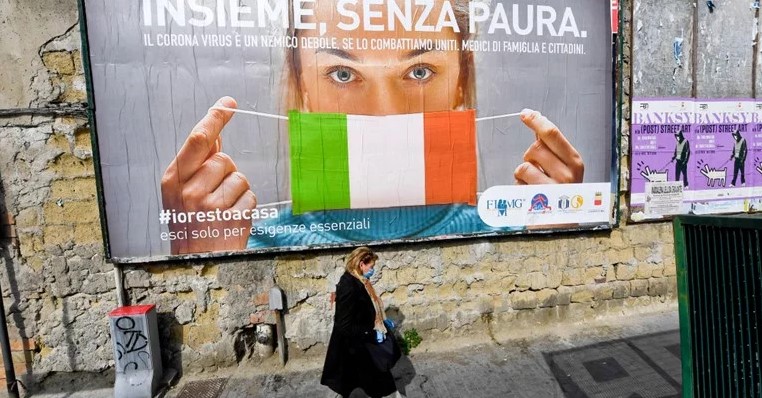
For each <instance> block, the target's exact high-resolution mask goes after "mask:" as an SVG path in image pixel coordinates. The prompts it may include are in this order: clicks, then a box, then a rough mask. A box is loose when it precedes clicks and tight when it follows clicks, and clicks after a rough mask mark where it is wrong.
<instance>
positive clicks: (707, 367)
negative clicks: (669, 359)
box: [674, 215, 762, 398]
mask: <svg viewBox="0 0 762 398" xmlns="http://www.w3.org/2000/svg"><path fill="white" fill-rule="evenodd" d="M674 233H675V256H676V258H677V284H678V302H679V305H680V340H681V342H680V344H681V351H682V352H681V355H682V368H683V396H684V397H710V398H715V397H762V388H760V382H761V379H762V371H761V370H760V348H762V347H761V346H760V332H761V331H762V329H761V328H762V217H759V216H756V215H746V216H732V217H730V216H679V217H677V218H675V220H674Z"/></svg>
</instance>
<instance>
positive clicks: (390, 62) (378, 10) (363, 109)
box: [298, 0, 463, 115]
mask: <svg viewBox="0 0 762 398" xmlns="http://www.w3.org/2000/svg"><path fill="white" fill-rule="evenodd" d="M398 5H399V7H400V9H403V10H404V1H401V0H400V1H398ZM365 7H369V9H370V10H371V12H372V13H373V15H372V17H371V18H370V19H368V20H369V21H370V23H371V24H373V25H382V26H383V29H384V30H383V31H373V32H371V31H367V30H365V29H363V21H364V20H366V16H365V15H364V13H363V9H364V8H365ZM441 8H442V5H441V2H436V5H435V6H434V7H433V9H432V10H431V12H430V13H429V17H428V18H427V19H425V20H424V21H422V23H424V24H426V25H430V26H435V25H436V24H437V20H438V16H439V14H440V11H441ZM347 9H350V10H352V11H354V12H356V13H357V14H358V15H359V22H360V26H359V27H358V28H357V29H354V30H341V29H339V28H338V27H337V25H338V24H339V23H340V22H343V23H349V22H351V20H350V19H349V18H347V17H342V16H341V15H339V13H338V12H337V2H335V1H328V0H318V1H316V3H315V9H314V14H315V17H314V20H311V21H310V22H315V23H317V24H318V26H319V24H320V23H321V22H325V28H326V32H325V34H324V35H322V36H321V35H319V31H318V30H306V31H302V34H301V36H300V38H304V39H306V40H310V39H313V40H314V39H319V38H322V39H328V40H330V39H331V38H336V43H337V48H322V49H309V48H304V47H303V46H301V40H302V39H300V48H299V50H298V51H299V58H300V60H301V76H300V78H301V86H302V99H303V103H304V107H305V108H306V109H305V110H307V111H310V112H337V113H348V114H361V115H394V114H404V113H419V112H433V111H444V110H451V109H456V108H458V107H460V106H462V103H463V94H462V93H463V90H462V89H461V87H460V85H459V83H458V81H459V78H458V77H459V73H460V52H459V51H457V50H449V51H442V50H438V49H436V48H434V49H432V50H427V49H419V50H416V49H403V50H399V49H388V48H387V47H384V48H382V49H378V47H379V46H378V45H379V44H381V43H389V39H395V40H396V39H413V40H415V39H431V40H433V41H434V42H436V41H437V40H458V36H457V34H456V33H455V32H454V31H453V30H452V29H451V28H444V29H442V30H441V31H440V32H416V31H415V29H411V31H407V30H406V29H405V28H404V27H403V26H402V24H400V23H399V21H397V20H395V24H394V28H390V27H389V23H388V15H387V6H386V3H385V2H382V3H381V4H373V5H365V4H364V1H363V0H360V1H358V2H357V4H355V5H354V6H352V5H350V6H347ZM423 11H424V9H423V7H415V6H413V7H412V22H413V24H412V26H413V27H415V25H416V22H418V20H419V19H420V16H421V15H422V12H423ZM369 16H370V13H369ZM310 19H311V18H310ZM363 39H367V40H363ZM348 43H351V45H347V44H348ZM363 43H367V48H366V47H364V46H363V45H362V44H363ZM459 44H460V43H458V45H459Z"/></svg>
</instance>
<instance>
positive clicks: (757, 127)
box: [746, 102, 762, 209]
mask: <svg viewBox="0 0 762 398" xmlns="http://www.w3.org/2000/svg"><path fill="white" fill-rule="evenodd" d="M754 116H755V117H756V118H755V119H754V121H753V122H752V125H751V134H750V136H751V139H749V144H748V146H749V154H748V161H747V165H746V166H747V167H748V168H749V169H750V170H748V173H749V174H750V175H751V178H750V180H751V197H752V199H757V201H758V200H759V199H762V102H755V103H754ZM757 209H758V207H757Z"/></svg>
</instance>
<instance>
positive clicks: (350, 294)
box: [320, 272, 397, 397]
mask: <svg viewBox="0 0 762 398" xmlns="http://www.w3.org/2000/svg"><path fill="white" fill-rule="evenodd" d="M375 318H376V310H375V309H374V308H373V302H372V301H371V299H370V296H369V295H368V292H367V291H366V290H365V286H363V284H362V282H360V281H359V280H357V278H355V277H354V276H352V275H350V274H349V273H347V272H345V273H344V275H342V276H341V279H340V280H339V283H338V284H337V285H336V314H335V316H334V321H333V331H332V332H331V340H330V342H329V343H328V352H327V353H326V356H325V365H323V376H322V377H321V379H320V383H321V384H323V385H326V386H328V387H329V388H330V389H331V390H333V391H335V392H337V393H339V394H341V395H342V396H345V397H347V396H349V394H350V393H351V392H352V390H354V389H355V388H358V387H359V388H362V389H363V390H364V391H365V393H366V394H368V395H370V396H371V397H381V396H384V395H389V394H391V393H393V392H395V391H397V388H396V387H395V385H394V378H393V377H392V374H391V372H381V371H379V370H378V369H376V367H375V366H373V363H372V362H371V358H370V354H369V353H368V349H367V348H366V347H365V343H366V342H370V343H375V341H376V332H375V331H374V330H373V325H374V321H375Z"/></svg>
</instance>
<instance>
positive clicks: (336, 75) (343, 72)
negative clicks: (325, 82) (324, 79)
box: [328, 68, 357, 83]
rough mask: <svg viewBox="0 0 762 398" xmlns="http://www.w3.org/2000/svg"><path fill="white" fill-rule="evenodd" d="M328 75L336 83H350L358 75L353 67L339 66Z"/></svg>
mask: <svg viewBox="0 0 762 398" xmlns="http://www.w3.org/2000/svg"><path fill="white" fill-rule="evenodd" d="M328 76H330V77H331V79H333V81H335V82H336V83H350V82H352V81H354V80H355V79H357V75H356V74H355V73H354V72H352V70H351V69H347V68H337V69H336V70H334V71H332V72H330V73H329V74H328Z"/></svg>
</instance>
